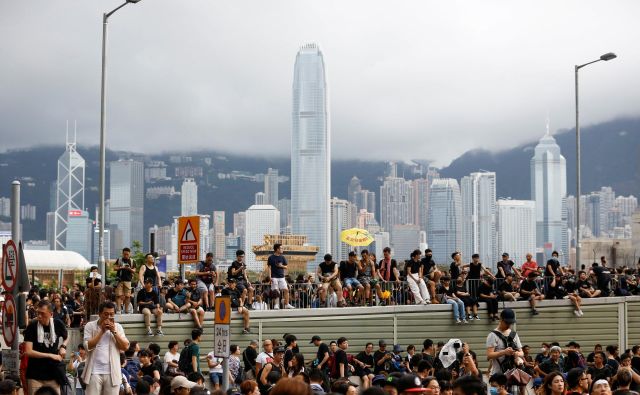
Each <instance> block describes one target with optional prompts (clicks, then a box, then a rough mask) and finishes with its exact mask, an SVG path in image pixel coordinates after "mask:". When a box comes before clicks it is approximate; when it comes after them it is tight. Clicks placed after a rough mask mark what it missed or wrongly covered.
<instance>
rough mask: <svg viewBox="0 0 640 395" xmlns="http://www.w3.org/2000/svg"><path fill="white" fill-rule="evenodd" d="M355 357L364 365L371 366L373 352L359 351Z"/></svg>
mask: <svg viewBox="0 0 640 395" xmlns="http://www.w3.org/2000/svg"><path fill="white" fill-rule="evenodd" d="M356 359H357V360H358V361H360V362H362V363H364V364H365V365H369V366H373V364H374V362H373V354H367V353H366V352H364V351H360V353H358V355H356Z"/></svg>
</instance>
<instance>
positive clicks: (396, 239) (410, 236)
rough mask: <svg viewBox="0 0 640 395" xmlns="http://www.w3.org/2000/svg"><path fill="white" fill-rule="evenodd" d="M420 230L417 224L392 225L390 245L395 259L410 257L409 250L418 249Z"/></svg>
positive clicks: (400, 259) (402, 259)
mask: <svg viewBox="0 0 640 395" xmlns="http://www.w3.org/2000/svg"><path fill="white" fill-rule="evenodd" d="M421 232H422V231H421V230H420V226H418V225H393V229H392V231H391V246H392V247H393V256H394V257H395V259H396V260H397V261H399V262H401V261H404V260H408V259H410V255H411V252H412V251H413V250H416V249H420V247H421V246H420V244H421V243H420V242H421V238H420V236H421V235H420V233H421ZM423 252H424V251H423Z"/></svg>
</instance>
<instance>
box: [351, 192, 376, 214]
mask: <svg viewBox="0 0 640 395" xmlns="http://www.w3.org/2000/svg"><path fill="white" fill-rule="evenodd" d="M354 196H355V204H356V207H357V208H358V210H367V211H368V212H370V213H371V214H373V215H376V193H375V192H373V191H370V190H368V189H361V190H359V191H358V192H355V194H354Z"/></svg>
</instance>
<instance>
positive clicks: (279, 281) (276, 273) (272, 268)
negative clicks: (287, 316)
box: [267, 243, 295, 310]
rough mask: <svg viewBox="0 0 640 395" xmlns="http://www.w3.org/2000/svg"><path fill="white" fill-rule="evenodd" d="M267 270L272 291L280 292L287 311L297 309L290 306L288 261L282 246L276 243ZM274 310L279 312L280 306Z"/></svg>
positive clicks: (275, 306) (268, 260)
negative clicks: (287, 276)
mask: <svg viewBox="0 0 640 395" xmlns="http://www.w3.org/2000/svg"><path fill="white" fill-rule="evenodd" d="M267 268H268V270H269V277H271V290H272V291H279V292H280V293H281V294H282V301H283V303H284V308H285V309H294V308H295V307H293V306H292V305H290V304H289V286H288V285H287V280H286V279H285V278H284V275H285V271H286V270H287V259H286V258H285V257H284V255H282V244H280V243H275V244H274V245H273V254H271V255H269V258H268V259H267ZM273 309H274V310H279V309H280V304H279V303H276V304H275V305H274V306H273Z"/></svg>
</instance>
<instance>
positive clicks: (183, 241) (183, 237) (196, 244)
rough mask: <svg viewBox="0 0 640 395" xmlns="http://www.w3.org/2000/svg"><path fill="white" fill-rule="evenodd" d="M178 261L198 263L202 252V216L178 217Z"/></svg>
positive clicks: (181, 262)
mask: <svg viewBox="0 0 640 395" xmlns="http://www.w3.org/2000/svg"><path fill="white" fill-rule="evenodd" d="M178 236H179V239H178V263H180V264H184V263H196V262H198V261H199V259H198V258H199V256H198V255H199V254H200V217H199V216H197V215H196V216H193V217H179V218H178Z"/></svg>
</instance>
